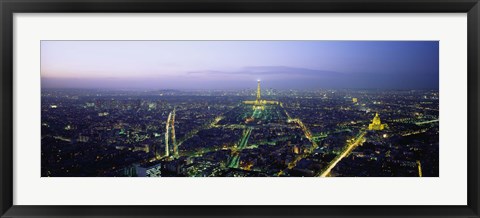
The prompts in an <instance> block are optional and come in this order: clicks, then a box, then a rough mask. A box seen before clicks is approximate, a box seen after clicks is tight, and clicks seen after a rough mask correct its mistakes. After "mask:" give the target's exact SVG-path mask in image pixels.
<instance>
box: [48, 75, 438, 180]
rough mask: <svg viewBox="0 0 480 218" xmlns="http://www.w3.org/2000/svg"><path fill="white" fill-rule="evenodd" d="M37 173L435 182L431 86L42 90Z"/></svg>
mask: <svg viewBox="0 0 480 218" xmlns="http://www.w3.org/2000/svg"><path fill="white" fill-rule="evenodd" d="M41 100H42V103H41V105H42V106H41V107H42V108H41V111H42V114H41V116H42V121H41V132H42V139H41V150H42V152H41V155H42V158H41V161H42V163H41V175H42V177H50V176H51V177H112V176H116V177H277V176H280V177H422V176H423V177H438V176H439V160H438V158H439V93H438V90H423V89H415V90H408V89H402V90H394V89H318V90H316V89H305V90H302V89H274V88H270V87H263V86H262V83H261V81H258V82H257V83H255V82H252V83H251V88H248V89H232V90H227V89H218V90H217V89H208V90H207V89H204V90H181V89H178V90H177V89H168V90H167V89H163V90H155V91H132V90H130V91H126V90H125V91H122V90H98V89H95V90H94V89H61V88H58V89H54V88H50V89H43V90H42V99H41Z"/></svg>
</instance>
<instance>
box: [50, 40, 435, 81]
mask: <svg viewBox="0 0 480 218" xmlns="http://www.w3.org/2000/svg"><path fill="white" fill-rule="evenodd" d="M438 46H439V43H438V42H437V41H418V42H417V41H42V42H41V77H42V88H107V89H110V88H111V89H149V90H151V89H238V88H252V87H253V88H255V81H256V80H257V79H260V80H262V81H263V84H264V87H265V88H280V89H299V88H300V89H302V88H307V89H321V88H392V89H438V78H439V75H438V67H439V66H438V64H439V63H438Z"/></svg>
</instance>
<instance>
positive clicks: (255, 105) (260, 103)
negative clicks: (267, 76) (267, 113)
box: [243, 80, 279, 111]
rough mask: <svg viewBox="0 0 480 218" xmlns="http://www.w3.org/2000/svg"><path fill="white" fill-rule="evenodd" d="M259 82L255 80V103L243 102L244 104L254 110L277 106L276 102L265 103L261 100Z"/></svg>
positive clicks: (265, 101)
mask: <svg viewBox="0 0 480 218" xmlns="http://www.w3.org/2000/svg"><path fill="white" fill-rule="evenodd" d="M261 97H262V96H261V89H260V80H257V97H256V99H255V101H244V102H243V103H244V104H249V105H253V109H254V110H257V111H258V110H264V109H265V105H267V104H279V102H278V101H267V100H262V99H261Z"/></svg>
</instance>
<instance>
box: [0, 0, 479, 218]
mask: <svg viewBox="0 0 480 218" xmlns="http://www.w3.org/2000/svg"><path fill="white" fill-rule="evenodd" d="M0 7H1V18H0V19H1V26H0V28H1V31H0V32H1V40H0V43H1V48H2V51H1V58H0V61H1V62H0V65H1V74H0V76H1V77H0V78H1V79H0V81H1V89H0V90H1V91H0V92H1V95H0V96H1V99H0V102H1V109H0V110H1V113H0V123H1V126H0V141H1V142H0V149H1V150H0V151H1V156H0V214H1V217H72V216H74V217H373V216H377V217H378V216H380V217H479V192H478V187H479V186H480V184H479V180H478V174H479V163H480V162H479V157H480V153H479V149H478V146H479V140H478V139H479V134H478V133H479V129H478V124H479V117H478V112H479V111H478V108H479V101H478V98H479V95H478V92H479V88H478V86H479V85H480V82H479V73H480V69H479V64H478V63H479V61H480V59H479V58H480V55H479V53H480V49H479V37H480V34H479V33H480V32H479V25H480V22H479V20H480V17H479V14H480V4H479V1H478V0H403V1H401V0H382V1H380V0H336V1H333V0H223V1H222V0H141V1H136V0H84V1H78V0H73V1H67V0H0ZM46 12H48V13H84V12H88V13H100V12H107V13H117V12H125V13H138V12H142V13H145V12H147V13H157V12H159V13H163V12H168V13H171V12H181V13H183V12H193V13H203V12H211V13H216V12H222V13H245V12H254V13H256V12H265V13H278V12H282V13H285V12H286V13H305V12H309V13H327V12H328V13H337V12H349V13H350V12H351V13H362V12H373V13H379V12H381V13H410V12H427V13H455V12H462V13H467V14H468V18H467V19H468V24H467V25H468V84H467V86H468V160H467V161H468V169H467V170H468V187H467V188H468V205H467V206H213V205H212V206H16V205H13V204H12V200H13V188H14V183H13V157H12V151H13V145H14V141H13V125H14V123H13V114H14V113H15V110H14V108H13V100H14V99H13V96H14V93H13V14H14V13H46ZM68 197H75V196H68ZM92 198H94V196H92Z"/></svg>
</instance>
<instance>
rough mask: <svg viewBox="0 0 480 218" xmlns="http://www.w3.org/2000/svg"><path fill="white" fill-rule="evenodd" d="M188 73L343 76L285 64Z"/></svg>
mask: <svg viewBox="0 0 480 218" xmlns="http://www.w3.org/2000/svg"><path fill="white" fill-rule="evenodd" d="M188 74H210V75H220V74H222V75H248V76H260V77H261V76H280V75H281V76H292V77H293V76H294V77H299V76H301V77H336V76H343V73H340V72H336V71H325V70H315V69H308V68H299V67H287V66H250V67H245V68H242V69H241V70H239V71H219V70H206V71H191V72H188Z"/></svg>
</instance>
